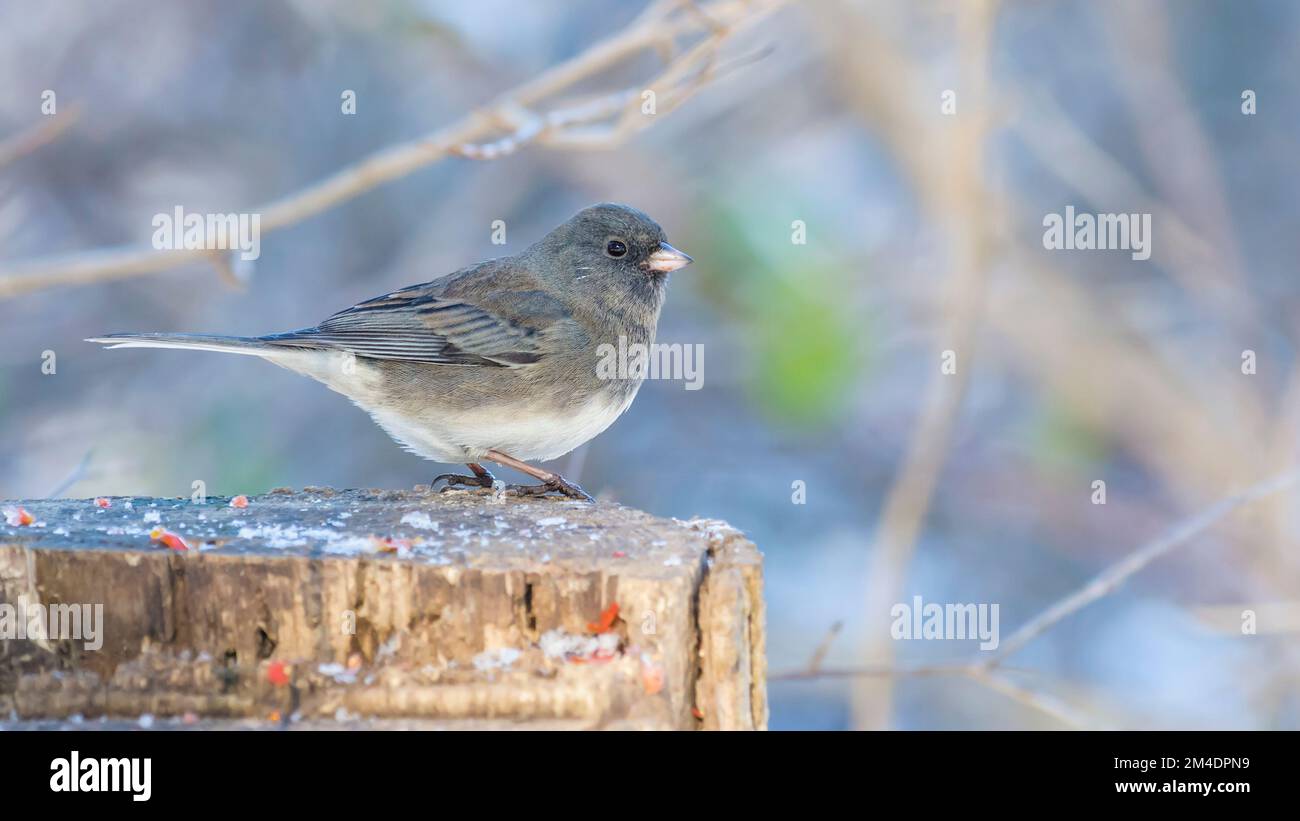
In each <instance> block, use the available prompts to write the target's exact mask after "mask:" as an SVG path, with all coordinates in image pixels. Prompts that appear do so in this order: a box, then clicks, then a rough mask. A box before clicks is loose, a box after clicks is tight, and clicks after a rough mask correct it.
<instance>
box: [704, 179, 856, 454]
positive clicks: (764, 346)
mask: <svg viewBox="0 0 1300 821" xmlns="http://www.w3.org/2000/svg"><path fill="white" fill-rule="evenodd" d="M744 201H746V202H747V205H746V206H745V212H744V213H741V211H740V210H739V209H736V208H732V207H728V206H725V205H722V204H720V203H714V204H712V206H711V207H709V208H707V209H705V210H704V219H703V220H702V221H701V223H700V227H699V228H697V231H698V233H697V235H696V236H695V237H693V239H692V242H693V243H698V244H699V247H704V246H707V249H706V251H704V252H702V256H703V254H707V256H705V257H704V258H707V259H708V260H709V261H710V264H709V265H707V266H701V268H702V276H701V279H700V282H699V287H700V290H701V293H702V295H703V296H704V298H705V299H707V300H708V301H709V302H710V303H711V304H712V305H714V306H715V307H716V308H717V310H719V311H720V312H721V313H722V314H724V316H725V318H726V319H727V320H728V324H730V325H733V326H736V327H740V328H742V329H743V331H742V336H743V338H744V339H745V340H746V341H747V343H748V344H749V345H750V346H751V347H750V348H749V353H750V354H751V356H750V361H749V363H748V365H749V367H748V369H747V371H746V387H747V390H748V391H749V393H750V395H751V397H752V398H753V399H755V400H756V401H757V403H758V407H759V408H760V409H761V410H762V411H763V412H764V413H765V414H766V415H768V416H769V417H771V418H772V420H773V421H775V422H778V423H786V424H792V425H798V426H801V427H805V428H807V427H813V428H821V427H825V426H828V425H830V424H832V423H834V422H835V421H836V420H837V418H838V417H839V416H840V414H841V413H842V412H843V410H844V408H845V405H846V403H847V401H848V399H849V397H850V396H851V393H852V389H853V388H854V387H855V385H857V384H858V383H859V382H860V381H861V380H862V379H863V378H865V373H866V365H867V362H866V360H867V359H868V357H867V355H866V353H865V352H866V351H867V350H869V346H870V331H871V325H870V323H869V322H867V321H865V320H864V318H863V317H862V316H861V314H860V313H859V312H857V311H855V309H854V307H853V305H851V304H850V303H849V302H848V301H846V299H845V296H846V290H845V289H847V288H849V287H850V282H849V279H850V278H851V277H852V276H854V275H856V273H857V272H856V271H854V270H851V269H850V268H849V267H848V266H841V265H837V264H835V260H834V257H833V252H830V253H831V255H828V252H827V251H826V243H825V242H820V243H819V244H818V250H817V251H816V252H815V253H814V252H813V251H811V249H810V246H808V245H796V244H794V243H793V242H792V241H791V228H790V222H791V220H790V218H789V216H788V214H789V213H791V212H790V210H789V204H788V201H785V200H781V199H780V198H778V201H780V202H782V204H783V207H782V208H781V210H780V211H779V212H778V211H776V210H774V209H773V208H766V207H765V203H767V202H772V201H773V200H771V199H767V198H760V197H754V198H744ZM803 213H811V209H808V210H804V211H803ZM755 226H758V228H757V229H756V228H755ZM692 247H695V246H694V245H693V246H692Z"/></svg>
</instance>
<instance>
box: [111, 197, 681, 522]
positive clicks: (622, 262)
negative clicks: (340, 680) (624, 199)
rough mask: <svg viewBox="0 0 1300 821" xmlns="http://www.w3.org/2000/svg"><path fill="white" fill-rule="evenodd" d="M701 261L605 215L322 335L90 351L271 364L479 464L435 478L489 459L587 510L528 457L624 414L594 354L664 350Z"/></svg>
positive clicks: (360, 313) (114, 342)
mask: <svg viewBox="0 0 1300 821" xmlns="http://www.w3.org/2000/svg"><path fill="white" fill-rule="evenodd" d="M690 261H691V258H690V257H688V256H687V255H686V254H683V253H682V252H681V251H678V250H677V249H676V248H673V247H672V246H671V245H669V244H668V243H667V242H665V241H664V232H663V229H662V228H660V227H659V225H658V224H657V223H656V222H655V221H654V220H652V219H650V218H649V217H648V216H646V215H645V214H643V213H641V212H640V211H638V210H636V209H635V208H630V207H628V206H626V205H617V204H611V203H602V204H600V205H593V206H592V207H590V208H586V209H584V210H582V211H580V212H578V213H577V214H576V215H575V216H574V217H573V218H572V219H570V220H569V221H568V222H566V223H564V224H563V225H561V226H560V227H558V228H556V229H555V230H553V231H551V232H550V233H549V234H547V235H546V236H545V237H543V238H542V239H541V241H539V242H538V243H536V244H535V245H533V246H532V247H530V248H528V249H527V250H526V251H524V252H522V253H520V254H517V255H515V256H511V257H503V258H500V259H494V260H490V261H488V262H480V263H478V264H477V265H471V266H470V267H468V268H464V269H462V270H460V271H457V272H456V273H454V274H450V275H448V276H445V277H442V278H441V279H435V280H433V281H432V282H425V283H422V284H420V285H412V286H410V287H409V288H403V289H402V290H400V291H394V292H393V293H390V294H385V295H383V296H380V297H376V298H374V299H370V300H367V301H365V302H362V303H360V304H359V305H355V306H353V307H351V308H348V309H347V310H344V311H340V312H338V313H337V314H334V315H333V316H331V317H330V318H329V319H327V320H325V321H324V322H322V323H320V324H319V325H317V326H316V327H314V328H305V329H303V330H299V331H290V332H288V333H280V334H271V335H269V336H258V337H242V336H214V335H208V334H169V333H148V334H110V335H108V336H104V337H96V338H94V339H89V340H87V341H88V342H102V343H105V344H108V345H110V346H112V347H114V348H129V347H143V348H194V349H197V350H206V351H220V352H223V353H236V354H249V355H252V356H260V357H262V358H263V359H267V360H269V361H271V362H274V363H275V364H277V365H280V366H282V367H285V368H288V369H290V370H293V371H297V372H298V373H301V374H305V375H307V376H310V377H312V378H313V379H317V380H319V381H321V382H324V383H325V384H326V385H327V386H329V387H330V388H332V389H333V390H335V391H338V392H339V393H341V394H343V395H344V396H347V397H348V398H349V399H351V400H352V401H353V402H355V403H356V404H357V405H359V406H361V407H362V408H363V409H365V410H366V411H368V412H369V413H370V415H371V416H372V417H373V418H374V420H375V422H377V423H378V424H379V426H380V427H382V428H383V429H384V430H386V431H387V432H388V434H389V435H390V436H392V437H393V438H394V439H396V440H397V441H398V442H399V443H400V444H402V445H403V446H405V447H406V448H407V449H408V450H410V451H412V452H414V453H416V454H419V455H420V456H423V457H425V458H426V459H433V460H435V461H439V462H463V463H465V464H468V465H469V468H470V470H471V471H473V474H474V475H473V476H457V475H450V474H445V475H443V476H440V477H438V479H445V480H447V482H448V483H449V484H450V485H464V486H482V487H491V486H492V483H493V477H492V474H490V473H489V472H488V471H487V470H486V469H485V468H483V466H482V465H481V464H480V463H481V462H484V461H491V462H496V463H497V464H501V465H506V466H509V467H512V468H515V469H516V470H520V471H522V472H524V473H526V474H528V475H530V476H532V477H534V478H536V479H538V480H540V481H541V484H540V485H528V486H512V488H511V490H512V491H514V492H518V493H524V494H529V495H539V494H543V493H546V492H549V491H556V492H560V493H563V494H565V495H566V496H571V497H575V498H581V499H587V500H590V499H591V497H590V496H588V495H587V494H586V492H584V491H583V490H582V488H580V487H578V486H577V485H575V484H573V483H572V482H568V481H566V480H565V479H564V478H563V477H562V476H559V475H557V474H554V473H551V472H549V471H545V470H542V469H540V468H537V467H534V466H532V465H529V464H527V463H526V462H524V461H523V460H525V459H527V460H547V459H554V458H556V457H557V456H561V455H563V454H565V453H568V452H569V451H571V450H573V449H574V448H576V447H577V446H579V445H581V444H582V443H584V442H586V441H588V440H589V439H591V438H592V437H594V436H596V435H597V434H599V433H600V432H601V431H603V430H605V428H607V427H609V426H610V425H611V424H612V423H613V422H614V420H615V419H617V418H618V417H619V415H620V414H622V413H623V411H625V410H627V408H628V406H629V405H630V404H631V403H632V399H633V398H634V397H635V396H636V392H637V389H638V388H639V387H640V384H641V379H640V376H639V374H638V373H636V372H635V371H634V372H633V373H632V374H630V378H624V379H618V378H615V379H611V378H608V375H607V374H602V373H601V369H599V368H598V364H599V357H600V354H598V351H597V349H598V347H600V346H601V345H602V344H603V343H608V344H609V345H612V346H615V347H617V348H618V349H619V350H624V348H623V347H621V346H620V345H619V343H620V337H623V338H624V339H625V344H626V345H628V346H630V345H633V344H637V343H639V344H641V345H646V346H648V345H649V344H650V343H651V342H653V341H654V336H655V327H656V325H657V324H658V322H659V311H660V309H661V308H662V307H663V302H664V286H665V282H666V280H667V278H668V273H669V272H671V271H675V270H677V269H678V268H681V267H683V266H685V265H687V264H688V263H690ZM623 375H628V374H626V372H624V374H623ZM434 481H435V482H436V481H438V480H437V479H435V480H434Z"/></svg>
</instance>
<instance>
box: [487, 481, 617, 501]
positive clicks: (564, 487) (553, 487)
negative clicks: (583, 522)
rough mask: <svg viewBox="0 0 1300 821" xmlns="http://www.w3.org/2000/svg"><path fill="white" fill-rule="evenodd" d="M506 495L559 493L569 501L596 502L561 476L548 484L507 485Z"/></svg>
mask: <svg viewBox="0 0 1300 821" xmlns="http://www.w3.org/2000/svg"><path fill="white" fill-rule="evenodd" d="M506 493H509V494H511V495H514V496H545V495H546V494H548V493H559V494H561V495H564V496H567V497H569V498H570V499H579V500H581V501H584V502H592V503H595V501H596V500H595V499H593V498H591V494H589V493H587V491H585V490H583V489H582V488H580V487H578V486H577V485H575V484H574V483H573V482H570V481H569V480H568V479H565V478H564V477H563V476H556V477H554V478H552V479H551V480H550V481H548V482H542V483H541V484H540V485H507V486H506Z"/></svg>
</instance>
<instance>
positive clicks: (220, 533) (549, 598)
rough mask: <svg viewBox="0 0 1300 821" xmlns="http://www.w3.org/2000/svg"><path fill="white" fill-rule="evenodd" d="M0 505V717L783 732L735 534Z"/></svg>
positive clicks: (371, 499)
mask: <svg viewBox="0 0 1300 821" xmlns="http://www.w3.org/2000/svg"><path fill="white" fill-rule="evenodd" d="M240 501H241V502H242V501H243V500H242V498H241V499H240ZM3 506H4V507H6V508H8V509H9V513H10V515H9V519H10V520H11V523H10V524H4V525H0V722H3V721H4V720H5V718H6V716H7V717H8V720H9V721H16V722H32V721H37V722H59V723H66V722H69V721H71V722H80V723H82V725H83V726H94V722H95V721H96V720H98V721H100V722H104V723H107V724H109V725H114V724H123V723H126V722H135V723H141V724H144V725H145V726H150V725H152V724H154V723H156V724H158V725H160V726H169V724H171V723H175V724H178V725H197V726H226V725H229V724H232V723H234V724H238V725H241V726H247V725H251V726H276V724H277V723H278V724H283V725H289V726H302V727H311V726H341V725H342V726H410V727H424V726H429V727H514V726H526V727H532V726H536V727H573V728H673V729H692V728H703V729H762V728H765V727H766V723H767V696H766V687H765V656H764V624H763V598H762V585H763V582H762V560H761V556H760V554H759V553H758V551H757V549H756V548H755V547H754V545H753V544H751V543H750V542H749V541H747V540H746V539H745V538H744V537H743V536H742V535H741V534H740V533H739V532H737V531H736V530H734V529H733V528H731V527H729V526H728V525H726V524H725V523H722V522H718V521H712V520H692V521H689V522H682V521H677V520H664V519H659V518H655V517H653V516H650V515H648V514H646V513H642V512H640V511H636V510H632V509H629V508H626V507H622V506H618V505H609V504H599V505H594V506H593V505H588V504H583V503H578V502H572V501H568V500H552V499H537V500H530V501H520V500H517V499H508V498H500V497H498V496H496V495H494V494H493V493H492V492H491V491H454V492H448V493H431V492H429V491H428V489H427V488H423V487H417V488H416V489H415V490H414V491H405V492H395V491H373V490H372V491H366V490H349V491H335V490H332V489H329V488H306V489H304V490H302V491H301V492H294V491H290V490H287V489H280V490H275V491H271V492H270V493H268V494H266V495H264V496H258V497H252V498H250V499H248V501H247V506H246V507H236V506H233V505H232V504H231V500H230V499H229V498H218V497H211V498H208V499H206V500H198V501H194V500H191V499H188V498H181V499H161V498H134V499H130V498H122V497H113V498H109V499H107V500H49V501H31V502H12V503H4V505H3ZM19 507H20V508H21V509H22V510H23V511H25V512H26V514H27V515H26V516H23V515H21V514H20V513H19V512H18V511H17V510H16V509H15V508H19ZM96 605H102V607H101V608H99V615H98V616H96ZM78 621H79V622H80V623H79V624H78V623H77V622H78ZM38 622H43V623H38ZM97 622H98V625H99V626H98V628H96V624H97ZM96 634H97V635H96Z"/></svg>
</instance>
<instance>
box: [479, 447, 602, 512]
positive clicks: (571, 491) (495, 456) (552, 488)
mask: <svg viewBox="0 0 1300 821" xmlns="http://www.w3.org/2000/svg"><path fill="white" fill-rule="evenodd" d="M487 458H488V459H489V460H491V461H493V462H496V463H497V464H498V465H505V466H506V467H508V468H514V469H515V470H517V471H519V472H520V473H527V474H528V475H529V476H531V477H533V478H534V479H536V480H538V481H539V482H541V484H540V485H507V486H506V492H507V493H515V494H518V495H520V496H545V495H546V494H547V493H562V494H564V495H565V496H568V497H569V498H570V499H582V500H583V501H584V502H594V501H596V500H595V499H593V498H591V496H590V495H588V493H587V491H585V490H583V489H582V488H580V487H578V486H577V485H575V484H574V483H573V482H570V481H568V480H567V479H565V478H564V477H563V476H561V475H560V474H558V473H551V472H550V471H545V470H542V469H541V468H535V467H533V466H532V465H530V464H528V463H527V462H521V461H519V460H518V459H516V458H514V457H513V456H507V455H506V454H504V453H502V452H501V451H498V450H489V451H488V452H487Z"/></svg>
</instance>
